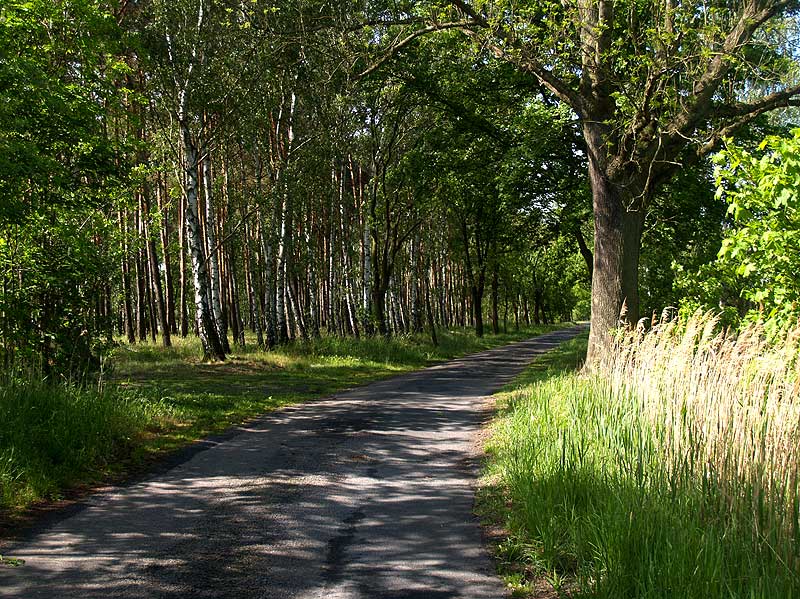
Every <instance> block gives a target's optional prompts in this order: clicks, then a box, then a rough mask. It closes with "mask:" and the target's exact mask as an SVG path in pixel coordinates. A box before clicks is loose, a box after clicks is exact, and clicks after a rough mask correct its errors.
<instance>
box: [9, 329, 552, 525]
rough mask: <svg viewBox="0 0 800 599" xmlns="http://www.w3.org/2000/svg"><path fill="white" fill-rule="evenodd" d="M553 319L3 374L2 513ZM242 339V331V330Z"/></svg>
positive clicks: (118, 353) (186, 346) (167, 352)
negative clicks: (56, 378) (433, 338)
mask: <svg viewBox="0 0 800 599" xmlns="http://www.w3.org/2000/svg"><path fill="white" fill-rule="evenodd" d="M554 328H557V327H556V326H540V327H531V328H527V329H525V330H522V331H519V332H513V333H508V334H500V335H487V336H485V337H483V338H480V339H479V338H476V337H475V336H474V335H473V334H472V333H471V332H469V331H462V330H456V331H449V332H448V331H441V332H440V344H439V346H438V347H433V346H432V345H431V344H430V342H429V340H428V339H427V337H425V336H422V335H412V336H407V337H398V338H394V339H391V340H384V339H376V338H369V339H362V340H355V339H341V338H334V337H326V338H322V339H319V340H316V341H311V342H305V343H302V342H298V343H295V344H292V345H288V346H286V347H283V348H281V349H279V350H275V351H270V352H264V351H259V350H258V349H257V348H256V347H255V345H254V344H252V343H249V344H248V345H247V346H246V347H245V348H234V353H233V354H232V355H231V356H230V357H229V359H228V360H227V361H226V362H224V363H204V362H202V361H201V360H199V359H198V356H199V355H200V354H201V352H200V347H199V342H198V341H197V340H196V339H191V338H190V339H177V340H176V341H175V345H174V347H172V348H169V349H166V348H162V347H160V346H158V345H156V344H140V345H133V346H130V345H120V346H119V347H118V348H117V349H116V350H115V354H114V355H113V356H112V359H111V361H110V364H111V366H112V370H111V374H110V376H109V377H108V379H107V381H106V384H105V385H104V388H103V389H102V390H91V389H80V388H74V387H65V386H52V385H50V386H48V385H44V384H41V383H37V382H19V381H17V382H14V383H11V384H4V385H2V386H0V525H5V527H6V528H7V527H9V526H12V527H13V525H14V523H15V522H18V521H19V520H20V518H21V517H22V516H24V515H25V513H26V511H27V510H29V509H30V508H31V506H35V505H39V504H42V503H43V502H44V503H46V502H52V501H57V500H59V499H61V498H63V497H64V496H65V494H67V495H69V494H71V493H75V492H76V489H78V492H80V489H86V488H87V487H89V488H90V487H91V486H93V485H97V484H100V483H102V482H104V481H109V480H113V479H119V478H120V477H124V476H126V475H128V474H130V473H132V472H135V471H138V470H141V469H142V468H143V467H146V466H147V464H149V463H152V462H153V461H154V460H155V459H157V458H158V457H159V456H162V455H164V454H165V453H167V452H169V451H172V450H175V449H177V448H180V447H182V446H185V445H187V444H189V443H191V442H192V441H195V440H197V439H199V438H202V437H205V436H207V435H210V434H213V433H218V432H220V431H222V430H224V429H226V428H228V427H230V426H231V425H234V424H237V423H241V422H243V421H245V420H247V419H249V418H253V417H255V416H258V415H260V414H263V413H265V412H268V411H270V410H274V409H276V408H279V407H281V406H285V405H287V404H290V403H295V402H299V401H304V400H308V399H313V398H318V397H323V396H326V395H329V394H332V393H335V392H336V391H339V390H342V389H345V388H350V387H354V386H356V385H359V384H363V383H366V382H369V381H373V380H376V379H380V378H383V377H387V376H391V375H394V374H399V373H403V372H407V371H410V370H414V369H418V368H422V367H424V366H427V365H429V364H431V363H434V362H437V361H441V360H446V359H449V358H453V357H457V356H460V355H464V354H467V353H472V352H476V351H481V350H483V349H488V348H491V347H495V346H499V345H503V344H506V343H510V342H513V341H517V340H520V339H524V338H527V337H530V336H533V335H536V334H540V333H543V332H546V331H548V330H552V329H554ZM248 341H250V340H248Z"/></svg>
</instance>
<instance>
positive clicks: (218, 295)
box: [202, 155, 231, 354]
mask: <svg viewBox="0 0 800 599" xmlns="http://www.w3.org/2000/svg"><path fill="white" fill-rule="evenodd" d="M202 170H203V191H204V192H205V200H206V202H205V203H206V223H205V224H206V227H205V228H206V243H207V245H208V275H209V277H210V278H211V286H210V291H211V309H212V311H213V314H214V324H215V326H216V327H217V335H218V337H219V340H220V343H221V344H222V351H224V352H225V353H226V354H227V353H230V351H231V347H230V343H228V331H227V326H226V325H227V323H226V321H225V316H224V314H223V313H222V285H221V284H220V279H221V273H220V268H219V258H218V256H219V251H218V248H217V235H216V228H217V214H216V210H215V208H214V180H213V177H212V174H211V156H210V155H207V156H206V157H205V159H204V160H203V168H202Z"/></svg>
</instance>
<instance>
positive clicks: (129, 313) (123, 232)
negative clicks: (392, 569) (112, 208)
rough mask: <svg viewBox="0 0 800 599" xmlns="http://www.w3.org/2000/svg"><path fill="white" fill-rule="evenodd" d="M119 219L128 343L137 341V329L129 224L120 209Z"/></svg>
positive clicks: (124, 319) (123, 300)
mask: <svg viewBox="0 0 800 599" xmlns="http://www.w3.org/2000/svg"><path fill="white" fill-rule="evenodd" d="M117 218H118V220H119V231H120V236H121V237H122V260H121V262H122V264H121V267H122V307H123V321H124V323H123V324H124V325H125V335H126V336H127V338H128V343H136V331H135V330H134V327H133V304H132V302H131V273H130V266H129V263H128V259H129V253H128V230H127V229H128V226H127V219H126V218H125V215H124V213H123V211H122V210H121V209H120V210H119V211H118V212H117Z"/></svg>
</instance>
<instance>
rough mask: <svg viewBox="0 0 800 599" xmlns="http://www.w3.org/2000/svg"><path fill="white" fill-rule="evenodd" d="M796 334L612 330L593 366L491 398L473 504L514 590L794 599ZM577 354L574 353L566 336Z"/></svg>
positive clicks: (797, 590) (799, 494)
mask: <svg viewBox="0 0 800 599" xmlns="http://www.w3.org/2000/svg"><path fill="white" fill-rule="evenodd" d="M799 339H800V331H794V332H792V333H790V334H789V335H787V336H786V337H785V338H784V339H783V340H782V342H781V343H778V344H768V343H767V342H766V341H765V340H764V338H763V336H762V335H761V333H760V331H759V330H758V328H757V327H752V328H748V329H745V330H744V331H742V332H740V334H739V335H738V336H734V335H727V334H724V333H720V332H719V331H718V329H717V327H716V323H715V321H714V320H713V319H711V318H709V317H705V316H698V317H695V318H693V319H691V320H689V321H688V322H683V323H677V322H676V323H670V324H664V325H660V326H659V327H658V330H656V331H654V332H651V333H649V334H647V335H644V336H641V335H638V334H636V333H633V332H631V333H629V334H625V335H622V336H621V337H620V338H619V340H618V343H617V345H616V348H615V351H614V352H613V353H612V354H611V356H610V357H609V358H608V360H607V361H606V363H605V364H603V365H602V367H601V369H600V370H599V371H598V373H597V374H595V375H591V376H589V375H581V374H579V373H576V372H572V373H569V372H567V373H563V372H562V373H551V375H552V376H549V377H548V378H545V379H543V380H539V381H538V382H534V383H533V384H523V385H522V386H520V387H519V388H517V389H516V390H514V391H510V392H508V393H507V394H506V395H504V396H502V397H501V401H502V402H503V404H504V405H505V410H504V412H503V414H502V416H501V417H500V418H499V420H498V421H497V423H496V425H495V429H494V436H493V440H492V443H491V445H490V451H491V454H492V456H493V458H492V460H493V461H492V465H491V467H490V469H489V477H488V479H487V480H488V483H487V488H486V491H485V494H484V507H485V509H486V510H487V512H488V513H490V514H492V515H493V516H494V517H495V518H497V517H500V518H502V521H503V523H504V525H505V526H506V527H507V529H508V531H509V536H508V539H507V540H506V541H505V542H504V543H502V544H501V546H500V558H501V562H503V563H504V564H505V566H504V567H505V571H506V572H507V574H508V576H509V581H510V582H511V583H512V585H513V586H515V587H516V589H517V590H518V591H519V592H520V593H521V594H524V593H525V592H528V591H530V590H531V589H532V588H533V586H534V585H535V584H536V583H537V581H538V582H540V581H542V580H548V581H549V582H550V583H551V584H552V586H554V587H555V588H556V589H558V591H559V592H560V593H562V594H566V593H569V596H570V597H576V598H577V597H593V598H601V597H602V598H609V599H611V598H614V599H625V598H631V599H632V598H664V599H667V598H687V599H688V598H697V599H705V598H710V599H714V598H722V597H725V598H733V597H743V598H744V597H747V598H751V597H752V598H764V599H767V598H778V597H781V598H782V597H798V596H800V530H799V529H800V527H798V519H799V518H798V517H799V516H800V488H799V487H798V472H799V471H800V459H799V458H800V456H799V454H798V452H799V451H800V397H799V396H798V380H799V379H798V364H797V357H798V352H800V342H798V340H799ZM575 349H576V351H575V353H576V354H577V353H578V350H577V348H575Z"/></svg>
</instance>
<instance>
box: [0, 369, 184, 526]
mask: <svg viewBox="0 0 800 599" xmlns="http://www.w3.org/2000/svg"><path fill="white" fill-rule="evenodd" d="M170 420H171V411H170V409H169V407H168V406H167V405H165V404H164V403H162V402H157V401H152V400H150V399H145V398H141V397H138V396H136V395H134V394H131V393H120V392H112V391H95V390H91V389H82V388H79V387H73V386H66V385H52V384H45V383H39V382H33V381H12V382H7V383H4V384H3V385H1V386H0V511H2V510H13V509H14V508H17V507H19V506H23V505H27V504H29V503H31V502H34V501H37V500H40V499H42V498H45V497H47V498H51V499H52V498H57V497H58V496H59V492H60V491H62V490H63V489H64V488H66V487H69V486H70V485H72V484H74V483H75V482H84V483H89V482H93V481H97V480H99V479H100V478H102V477H103V476H105V475H107V474H109V473H110V471H111V470H113V468H114V466H115V465H116V463H117V462H119V461H120V460H123V459H125V458H126V457H128V456H129V455H130V454H131V453H132V452H133V451H134V450H135V448H136V447H137V446H138V445H140V444H141V442H142V439H143V437H144V436H145V435H147V434H152V433H155V432H157V431H158V430H160V429H162V428H163V427H164V426H166V425H167V424H168V423H169V422H170Z"/></svg>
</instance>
